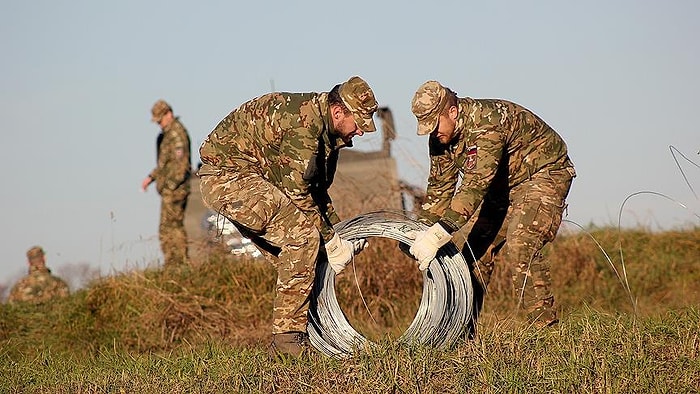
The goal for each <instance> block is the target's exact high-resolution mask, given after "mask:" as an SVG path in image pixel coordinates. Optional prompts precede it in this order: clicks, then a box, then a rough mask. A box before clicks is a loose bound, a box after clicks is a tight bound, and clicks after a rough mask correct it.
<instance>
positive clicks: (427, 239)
mask: <svg viewBox="0 0 700 394" xmlns="http://www.w3.org/2000/svg"><path fill="white" fill-rule="evenodd" d="M412 236H413V237H415V242H413V246H411V249H409V251H410V252H411V254H412V255H414V256H415V257H416V259H417V260H418V268H419V269H420V270H421V271H424V270H425V269H426V268H428V266H430V263H431V262H432V261H433V260H434V259H435V255H436V254H437V251H438V250H439V249H440V248H441V247H442V246H443V245H445V244H446V243H448V242H450V240H451V239H452V235H450V233H448V232H447V231H445V229H444V228H443V227H442V226H441V225H440V223H435V224H433V225H432V226H431V227H430V228H428V230H426V231H418V232H416V233H415V234H412Z"/></svg>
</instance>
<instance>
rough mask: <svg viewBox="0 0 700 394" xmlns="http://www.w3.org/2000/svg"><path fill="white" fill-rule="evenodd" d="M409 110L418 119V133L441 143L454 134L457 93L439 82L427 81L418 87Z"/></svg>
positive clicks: (447, 141)
mask: <svg viewBox="0 0 700 394" xmlns="http://www.w3.org/2000/svg"><path fill="white" fill-rule="evenodd" d="M411 111H412V112H413V115H415V116H416V119H417V120H418V135H426V134H430V136H431V137H433V138H436V139H437V140H439V141H440V143H442V144H447V143H449V142H450V141H451V140H452V139H453V138H454V137H455V136H456V132H455V130H456V126H457V115H458V113H459V109H458V107H457V95H456V94H455V92H453V91H452V90H450V89H448V88H446V87H444V86H442V85H440V83H439V82H437V81H428V82H426V83H424V84H422V85H421V86H420V87H419V88H418V90H417V91H416V93H415V95H414V96H413V101H412V102H411Z"/></svg>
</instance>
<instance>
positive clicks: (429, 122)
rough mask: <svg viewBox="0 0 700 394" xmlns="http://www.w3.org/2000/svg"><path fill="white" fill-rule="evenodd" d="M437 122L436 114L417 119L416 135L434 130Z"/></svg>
mask: <svg viewBox="0 0 700 394" xmlns="http://www.w3.org/2000/svg"><path fill="white" fill-rule="evenodd" d="M437 124H438V116H435V117H433V118H427V119H423V120H421V121H418V135H426V134H430V133H432V132H433V131H435V128H436V127H437Z"/></svg>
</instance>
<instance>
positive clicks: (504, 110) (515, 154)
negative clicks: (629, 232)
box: [411, 81, 576, 326]
mask: <svg viewBox="0 0 700 394" xmlns="http://www.w3.org/2000/svg"><path fill="white" fill-rule="evenodd" d="M412 111H413V114H414V115H415V116H416V118H417V119H418V134H419V135H425V134H430V139H429V150H430V176H429V179H428V189H427V199H426V202H425V204H424V205H423V206H422V213H421V219H422V220H423V221H425V222H427V223H428V224H432V227H430V228H429V229H428V230H427V231H425V232H421V233H419V234H417V236H416V239H415V243H414V244H413V246H412V247H411V253H412V254H413V255H414V256H416V258H417V259H418V260H419V263H420V268H421V269H425V268H427V267H428V265H429V264H430V262H431V261H432V260H433V259H434V258H435V255H436V252H437V250H438V249H439V248H440V247H442V246H443V245H445V244H446V243H447V242H449V241H450V240H451V239H452V234H453V233H454V232H456V231H457V230H459V229H460V228H461V227H462V226H464V225H465V224H466V223H467V221H468V219H469V218H470V217H472V216H473V215H475V213H476V211H477V208H478V207H479V206H480V212H479V213H478V215H479V216H478V220H477V221H476V224H475V225H474V227H473V229H472V231H471V233H470V234H469V237H468V244H467V245H465V249H464V250H463V253H464V255H465V256H467V257H469V256H471V254H472V253H471V252H472V251H475V257H476V258H477V259H478V262H477V264H478V268H479V272H478V273H477V274H476V276H477V277H478V279H479V281H480V282H481V285H482V287H483V288H482V289H481V290H482V291H485V290H486V286H488V283H489V279H490V276H491V273H492V270H493V263H494V258H495V256H496V255H497V254H500V255H502V259H503V261H505V262H506V263H507V264H508V265H509V266H510V268H511V270H512V280H513V290H514V295H515V296H516V297H518V300H519V306H521V307H522V308H524V309H525V311H526V312H527V314H528V318H529V319H530V320H531V321H532V322H534V323H535V324H536V325H538V326H548V325H551V324H554V323H556V322H557V314H556V310H555V308H554V296H553V295H552V292H551V290H550V286H551V279H550V265H549V262H548V261H546V260H545V258H544V256H543V255H542V248H543V247H544V246H545V245H546V244H547V243H549V242H552V241H553V240H554V238H555V236H556V234H557V230H558V229H559V225H560V224H561V220H562V214H563V212H564V209H565V207H566V202H565V200H566V197H567V195H568V193H569V188H570V186H571V181H572V179H573V178H574V177H575V176H576V173H575V171H574V167H573V164H572V162H571V160H569V157H568V153H567V148H566V144H565V143H564V141H563V140H562V138H561V137H560V136H559V135H558V134H557V133H556V132H555V131H554V130H553V129H552V128H551V127H549V126H548V125H547V124H546V123H545V122H544V121H543V120H542V119H540V118H539V117H538V116H537V115H535V114H534V113H532V112H531V111H529V110H527V109H526V108H524V107H522V106H520V105H518V104H515V103H512V102H509V101H506V100H496V99H472V98H469V97H463V98H458V97H457V95H456V94H455V93H454V92H453V91H451V90H450V89H448V88H445V87H443V86H442V85H440V84H439V83H438V82H436V81H428V82H426V83H424V84H423V85H421V86H420V87H419V88H418V90H417V91H416V93H415V95H414V97H413V102H412ZM460 175H462V176H463V180H462V183H461V185H459V187H458V180H459V177H460ZM482 202H483V203H482ZM470 248H471V249H470ZM520 302H521V303H520ZM477 307H478V308H479V307H480V305H477Z"/></svg>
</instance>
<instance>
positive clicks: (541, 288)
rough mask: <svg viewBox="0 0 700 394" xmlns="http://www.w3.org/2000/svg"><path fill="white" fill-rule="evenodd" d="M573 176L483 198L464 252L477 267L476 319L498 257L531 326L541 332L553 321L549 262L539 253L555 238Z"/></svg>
mask: <svg viewBox="0 0 700 394" xmlns="http://www.w3.org/2000/svg"><path fill="white" fill-rule="evenodd" d="M574 176H575V172H574V169H573V168H569V169H561V170H543V171H540V172H538V173H536V174H534V175H533V176H532V177H531V178H530V180H528V181H527V182H524V183H522V184H520V185H517V186H515V187H513V188H512V189H511V190H510V192H509V193H489V194H487V195H486V197H485V198H484V201H483V203H482V204H481V206H480V207H479V210H478V211H477V213H476V215H475V216H477V218H476V221H475V222H474V223H473V226H472V227H471V228H470V230H469V233H468V236H467V242H466V243H465V245H464V248H463V250H462V252H463V254H464V255H465V257H466V258H467V259H468V260H469V259H470V257H471V258H472V259H474V260H476V262H477V264H476V266H475V267H474V269H473V271H474V276H475V277H476V279H477V283H478V284H479V285H481V289H476V290H475V293H476V298H477V304H478V305H476V308H477V313H478V310H479V309H480V308H481V302H483V295H484V293H485V291H486V288H487V287H488V283H489V280H490V278H491V274H492V273H493V268H494V264H495V261H496V258H497V257H498V260H499V261H503V262H505V263H506V264H507V265H508V266H509V268H510V270H511V274H512V285H513V295H514V296H515V297H517V300H518V306H519V308H522V309H524V310H525V311H526V313H527V315H528V318H529V320H530V321H532V322H533V323H535V324H536V325H539V326H545V325H549V324H551V323H554V322H556V321H557V314H556V309H555V307H554V295H553V294H552V291H551V282H552V281H551V277H550V262H549V261H548V260H547V259H545V257H544V255H543V254H542V249H543V248H544V246H545V245H547V244H548V243H550V242H552V241H553V240H554V238H555V237H556V234H557V231H558V230H559V226H560V225H561V220H562V215H563V213H564V210H565V208H566V197H567V195H568V194H569V189H570V187H571V182H572V179H573V177H574Z"/></svg>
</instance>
